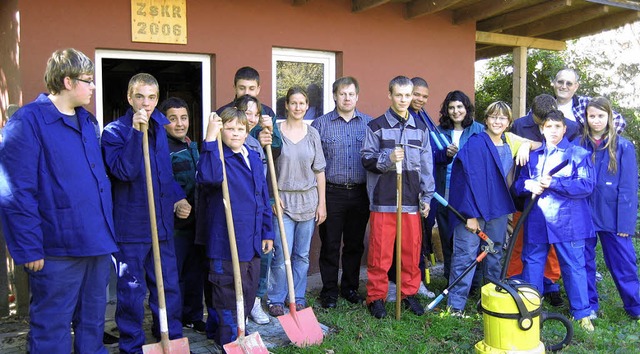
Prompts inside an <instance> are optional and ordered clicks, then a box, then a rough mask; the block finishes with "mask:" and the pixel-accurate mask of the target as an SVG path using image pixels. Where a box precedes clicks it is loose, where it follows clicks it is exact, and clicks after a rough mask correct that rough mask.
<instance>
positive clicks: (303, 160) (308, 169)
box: [276, 123, 327, 221]
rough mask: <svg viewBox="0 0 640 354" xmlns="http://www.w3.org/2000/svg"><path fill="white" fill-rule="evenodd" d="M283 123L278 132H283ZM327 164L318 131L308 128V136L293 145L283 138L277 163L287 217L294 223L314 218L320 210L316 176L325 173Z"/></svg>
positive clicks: (279, 183)
mask: <svg viewBox="0 0 640 354" xmlns="http://www.w3.org/2000/svg"><path fill="white" fill-rule="evenodd" d="M281 125H282V123H278V128H280V131H282V127H281ZM326 165H327V162H326V161H325V159H324V154H323V153H322V144H321V142H320V134H319V133H318V131H317V130H316V129H315V128H313V127H311V126H307V134H306V135H305V136H304V137H303V138H302V140H300V141H299V142H297V143H293V142H292V141H291V140H289V139H288V138H287V137H286V136H285V135H284V134H282V151H281V152H280V157H278V160H277V161H276V172H277V174H278V191H279V192H280V198H281V199H282V202H283V203H284V213H285V214H287V215H288V216H289V217H290V218H291V219H293V220H295V221H306V220H310V219H313V218H315V216H316V210H317V208H318V188H317V186H318V181H317V180H316V173H320V172H324V169H325V167H326Z"/></svg>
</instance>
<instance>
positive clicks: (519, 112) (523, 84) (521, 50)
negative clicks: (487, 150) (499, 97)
mask: <svg viewBox="0 0 640 354" xmlns="http://www.w3.org/2000/svg"><path fill="white" fill-rule="evenodd" d="M526 107H527V47H514V48H513V100H512V102H511V110H512V115H513V119H518V118H519V117H522V116H524V115H525V113H526V111H525V110H526Z"/></svg>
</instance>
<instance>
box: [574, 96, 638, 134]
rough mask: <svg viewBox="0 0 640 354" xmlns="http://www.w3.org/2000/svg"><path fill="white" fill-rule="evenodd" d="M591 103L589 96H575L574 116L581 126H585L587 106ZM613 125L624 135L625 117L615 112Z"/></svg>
mask: <svg viewBox="0 0 640 354" xmlns="http://www.w3.org/2000/svg"><path fill="white" fill-rule="evenodd" d="M589 101H591V97H588V96H573V116H574V117H576V119H577V120H578V123H580V126H582V127H583V126H584V124H585V122H586V121H585V118H586V111H587V104H589ZM613 125H614V127H615V128H616V132H617V133H618V134H622V131H624V128H625V127H626V126H627V123H626V122H625V121H624V117H622V115H621V114H620V113H618V112H616V111H613Z"/></svg>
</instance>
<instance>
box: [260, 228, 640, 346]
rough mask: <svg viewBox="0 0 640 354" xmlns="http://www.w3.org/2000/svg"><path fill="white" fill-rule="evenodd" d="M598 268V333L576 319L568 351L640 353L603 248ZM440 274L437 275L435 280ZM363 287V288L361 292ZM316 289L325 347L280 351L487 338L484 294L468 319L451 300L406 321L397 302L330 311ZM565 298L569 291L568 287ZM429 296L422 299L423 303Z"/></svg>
mask: <svg viewBox="0 0 640 354" xmlns="http://www.w3.org/2000/svg"><path fill="white" fill-rule="evenodd" d="M634 245H635V248H636V253H637V254H640V240H639V239H637V238H636V239H634ZM597 259H598V271H599V272H600V273H602V275H603V276H604V279H603V280H602V281H601V282H599V283H598V291H599V294H600V308H601V314H600V317H599V318H598V319H597V320H595V321H594V326H595V328H596V330H595V332H593V333H587V332H585V331H584V330H582V329H581V328H580V327H579V326H578V324H577V322H574V337H573V340H572V342H571V344H570V346H569V347H567V348H566V349H564V350H563V352H564V353H640V323H638V322H634V321H632V320H631V319H630V318H629V317H628V316H627V315H626V313H625V311H624V310H623V308H622V301H621V300H620V297H619V296H618V292H617V290H616V288H615V285H614V283H613V280H612V279H611V276H610V275H609V272H608V270H607V268H606V266H605V264H604V260H603V259H602V251H601V249H600V247H598V258H597ZM433 278H435V279H433ZM444 285H445V282H444V279H443V278H442V277H432V283H431V284H430V285H429V289H430V290H432V291H434V292H435V293H436V294H439V293H441V292H442V290H443V289H444ZM362 289H363V287H361V290H362ZM316 297H317V293H315V294H310V295H309V296H308V300H309V303H310V305H313V307H314V312H315V314H316V316H317V317H318V320H319V321H320V322H321V323H323V324H326V325H327V326H329V327H330V328H332V329H334V333H332V334H330V335H327V336H326V337H325V339H324V342H323V343H322V345H320V346H316V347H312V348H305V349H301V348H297V347H293V346H289V347H285V348H277V349H275V350H273V352H275V353H301V352H304V353H376V354H377V353H383V354H399V353H471V352H474V350H475V349H474V346H475V344H476V343H477V342H479V341H481V340H482V339H483V324H482V316H481V315H478V314H477V311H476V310H475V305H476V302H477V301H478V300H479V296H478V297H475V298H470V300H469V301H468V303H467V307H466V311H467V314H468V315H470V317H469V318H466V319H459V318H452V317H450V316H449V315H448V314H446V312H443V309H444V307H445V306H446V298H445V299H444V300H443V301H442V302H441V303H440V307H439V308H436V309H435V310H434V311H433V312H429V313H427V314H425V315H424V316H422V317H418V316H415V315H413V314H412V313H410V312H408V311H407V310H403V312H402V319H401V320H400V321H396V320H395V303H387V312H388V314H389V316H387V318H385V319H382V320H377V319H375V318H373V317H372V316H371V315H369V312H368V311H367V310H366V308H365V307H364V306H358V305H352V304H350V303H348V302H347V301H346V300H343V299H340V300H339V301H338V307H337V309H332V310H325V309H322V308H321V307H320V305H319V302H318V301H317V299H316ZM563 297H564V298H565V300H566V295H565V294H564V291H563ZM429 302H430V299H426V298H423V299H422V303H423V305H425V306H426V305H427V304H428V303H429ZM544 309H545V310H547V311H549V312H560V313H562V314H564V315H565V316H569V311H568V308H567V307H563V308H554V307H551V306H549V305H548V304H546V303H545V304H544ZM559 328H561V327H560V326H559V325H556V324H555V323H551V324H550V325H545V326H544V328H543V331H542V337H543V339H545V340H546V339H551V340H552V341H555V342H559V340H560V339H558V337H559V336H560V335H561V334H562V333H560V330H559Z"/></svg>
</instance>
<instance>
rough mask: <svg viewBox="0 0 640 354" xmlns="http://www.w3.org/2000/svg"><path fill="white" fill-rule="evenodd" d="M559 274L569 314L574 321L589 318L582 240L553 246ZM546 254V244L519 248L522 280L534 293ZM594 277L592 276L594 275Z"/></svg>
mask: <svg viewBox="0 0 640 354" xmlns="http://www.w3.org/2000/svg"><path fill="white" fill-rule="evenodd" d="M553 246H554V247H555V248H556V254H557V255H558V261H559V262H560V273H561V274H562V279H563V281H564V290H565V291H566V292H567V297H568V298H569V308H570V311H571V315H572V316H573V317H574V318H575V319H576V320H579V319H582V318H584V317H587V316H589V313H590V312H591V307H590V306H589V296H588V293H587V270H586V268H585V256H584V255H585V240H576V241H567V242H558V243H554V244H553ZM548 253H549V244H548V243H528V242H525V244H524V245H523V246H522V265H523V268H522V277H523V278H524V280H525V281H526V282H528V283H531V284H532V285H534V286H535V287H536V288H537V289H538V291H541V290H542V289H543V284H542V283H543V281H542V278H543V277H544V265H545V263H546V262H547V254H548ZM594 277H595V276H594Z"/></svg>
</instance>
